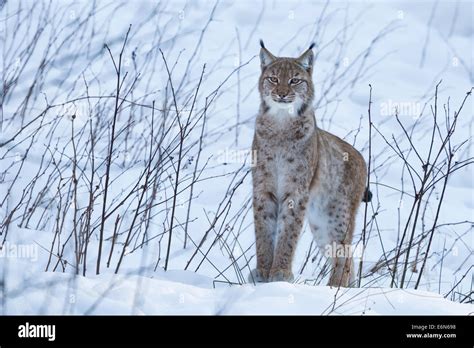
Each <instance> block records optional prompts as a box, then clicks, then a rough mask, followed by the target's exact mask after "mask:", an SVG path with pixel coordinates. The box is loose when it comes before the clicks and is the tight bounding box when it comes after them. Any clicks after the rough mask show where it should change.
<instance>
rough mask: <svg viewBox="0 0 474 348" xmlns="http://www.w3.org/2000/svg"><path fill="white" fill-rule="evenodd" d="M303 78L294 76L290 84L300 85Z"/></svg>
mask: <svg viewBox="0 0 474 348" xmlns="http://www.w3.org/2000/svg"><path fill="white" fill-rule="evenodd" d="M301 82H303V80H300V79H297V78H292V79H291V80H290V85H299V84H300V83H301Z"/></svg>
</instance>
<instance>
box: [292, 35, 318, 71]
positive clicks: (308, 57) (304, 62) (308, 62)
mask: <svg viewBox="0 0 474 348" xmlns="http://www.w3.org/2000/svg"><path fill="white" fill-rule="evenodd" d="M313 47H314V42H313V43H312V44H311V45H310V46H309V48H308V49H307V50H306V52H305V53H303V54H302V55H301V56H300V57H299V58H296V61H297V62H298V63H299V64H300V65H301V66H302V67H303V68H305V69H306V70H307V71H308V72H311V71H312V69H313V59H314V54H313Z"/></svg>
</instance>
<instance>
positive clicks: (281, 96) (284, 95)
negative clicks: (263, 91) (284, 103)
mask: <svg viewBox="0 0 474 348" xmlns="http://www.w3.org/2000/svg"><path fill="white" fill-rule="evenodd" d="M287 95H288V94H287V93H278V97H279V98H280V99H285V98H286V96H287Z"/></svg>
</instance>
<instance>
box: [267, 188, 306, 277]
mask: <svg viewBox="0 0 474 348" xmlns="http://www.w3.org/2000/svg"><path fill="white" fill-rule="evenodd" d="M307 202H308V195H307V194H302V195H300V196H299V197H297V198H294V199H292V198H290V197H288V198H287V199H284V200H283V202H282V204H281V205H280V210H279V213H278V224H277V225H278V229H277V237H278V242H277V245H276V250H275V254H274V257H273V263H272V268H271V270H270V275H269V281H292V280H293V273H292V271H291V269H292V263H293V256H294V254H295V250H296V245H297V243H298V238H299V235H300V233H301V229H302V227H303V219H304V214H305V210H306V204H307Z"/></svg>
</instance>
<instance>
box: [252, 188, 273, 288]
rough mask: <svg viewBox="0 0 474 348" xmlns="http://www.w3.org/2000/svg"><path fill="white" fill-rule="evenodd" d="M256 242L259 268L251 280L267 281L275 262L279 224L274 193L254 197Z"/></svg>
mask: <svg viewBox="0 0 474 348" xmlns="http://www.w3.org/2000/svg"><path fill="white" fill-rule="evenodd" d="M253 211H254V221H255V242H256V247H257V268H256V269H255V270H253V271H252V273H251V274H250V276H249V281H250V282H254V281H255V282H266V281H268V275H269V273H270V268H271V266H272V262H273V250H274V248H275V233H276V225H277V204H276V198H275V196H274V195H273V194H271V193H269V192H267V193H263V194H260V195H258V196H257V197H254V200H253Z"/></svg>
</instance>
